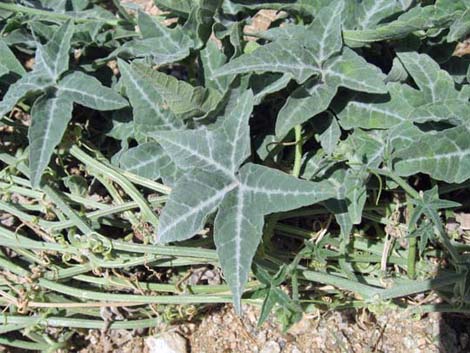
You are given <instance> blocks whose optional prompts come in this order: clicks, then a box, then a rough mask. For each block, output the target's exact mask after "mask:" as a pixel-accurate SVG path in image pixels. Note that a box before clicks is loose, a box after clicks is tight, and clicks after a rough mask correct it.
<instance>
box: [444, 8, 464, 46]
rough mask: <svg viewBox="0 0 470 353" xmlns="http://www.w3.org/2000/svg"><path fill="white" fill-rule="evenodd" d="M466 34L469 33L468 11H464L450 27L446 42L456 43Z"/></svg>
mask: <svg viewBox="0 0 470 353" xmlns="http://www.w3.org/2000/svg"><path fill="white" fill-rule="evenodd" d="M468 33H470V9H467V10H465V11H464V12H463V13H462V14H461V15H460V17H459V18H457V20H456V21H455V22H454V23H453V24H452V26H450V28H449V34H448V35H447V41H448V42H456V41H458V40H460V39H462V38H465V36H466V35H467V34H468Z"/></svg>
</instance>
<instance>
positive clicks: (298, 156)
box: [292, 125, 303, 178]
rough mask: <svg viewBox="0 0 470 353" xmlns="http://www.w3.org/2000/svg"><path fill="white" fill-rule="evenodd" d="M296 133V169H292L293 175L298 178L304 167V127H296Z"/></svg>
mask: <svg viewBox="0 0 470 353" xmlns="http://www.w3.org/2000/svg"><path fill="white" fill-rule="evenodd" d="M294 132H295V159H294V168H293V169H292V175H293V176H295V177H296V178H298V177H299V175H300V168H301V167H302V153H303V151H302V125H296V126H295V127H294Z"/></svg>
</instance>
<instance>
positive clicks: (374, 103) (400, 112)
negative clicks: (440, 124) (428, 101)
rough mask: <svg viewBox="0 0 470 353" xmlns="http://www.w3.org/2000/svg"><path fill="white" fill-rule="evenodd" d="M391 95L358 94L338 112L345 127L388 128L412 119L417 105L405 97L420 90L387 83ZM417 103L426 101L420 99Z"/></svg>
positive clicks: (416, 93) (418, 93)
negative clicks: (411, 116)
mask: <svg viewBox="0 0 470 353" xmlns="http://www.w3.org/2000/svg"><path fill="white" fill-rule="evenodd" d="M387 88H388V92H389V95H388V96H384V95H380V96H378V95H367V94H363V95H357V96H356V97H354V98H353V99H352V100H351V101H350V102H349V103H348V104H347V105H346V107H345V108H344V109H343V110H341V111H340V112H339V113H338V117H339V119H340V124H341V126H342V127H343V128H344V129H353V128H358V127H359V128H363V129H387V128H391V127H394V126H396V125H397V124H400V123H402V122H405V121H411V118H410V115H411V113H412V112H413V111H414V110H415V106H413V105H411V103H410V102H409V101H408V100H407V99H406V98H405V97H406V96H408V98H409V97H411V96H413V95H414V96H417V95H420V92H418V91H417V90H415V89H413V88H411V87H409V86H407V85H402V84H400V83H389V84H388V85H387ZM418 99H419V98H418V97H417V99H416V100H417V102H416V103H415V104H419V103H424V101H423V100H422V99H420V101H421V102H419V101H418Z"/></svg>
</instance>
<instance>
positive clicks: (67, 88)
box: [58, 71, 128, 111]
mask: <svg viewBox="0 0 470 353" xmlns="http://www.w3.org/2000/svg"><path fill="white" fill-rule="evenodd" d="M58 88H59V91H60V92H61V94H63V95H66V96H67V97H68V98H69V99H70V100H73V101H74V102H76V103H78V104H80V105H83V106H84V107H88V108H91V109H96V110H102V111H105V110H116V109H121V108H124V107H126V106H127V105H128V103H127V101H126V100H125V99H124V98H122V97H121V96H120V95H119V94H117V93H116V92H114V91H113V90H112V89H111V88H109V87H105V86H103V85H102V84H101V82H100V81H98V80H97V79H96V78H94V77H93V76H88V75H86V74H84V73H83V72H80V71H74V72H72V73H70V74H68V75H66V76H65V77H64V78H63V79H62V80H60V82H59V84H58Z"/></svg>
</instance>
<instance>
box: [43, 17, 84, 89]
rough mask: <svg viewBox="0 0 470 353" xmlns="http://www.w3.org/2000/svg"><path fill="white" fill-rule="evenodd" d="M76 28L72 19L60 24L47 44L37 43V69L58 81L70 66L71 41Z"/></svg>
mask: <svg viewBox="0 0 470 353" xmlns="http://www.w3.org/2000/svg"><path fill="white" fill-rule="evenodd" d="M74 30H75V28H74V25H73V22H72V21H67V22H65V23H64V24H63V25H62V26H60V27H59V28H58V29H57V30H56V31H55V33H54V35H53V36H52V38H51V40H50V41H48V42H47V44H46V45H41V44H39V43H38V44H37V50H36V58H35V62H36V64H35V65H36V66H35V68H34V70H35V71H39V72H43V73H45V74H47V75H49V77H50V78H51V79H52V80H54V81H57V80H58V79H59V77H60V75H61V74H62V73H63V72H65V71H67V70H68V68H69V52H70V47H71V44H70V41H71V39H72V35H73V32H74Z"/></svg>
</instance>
